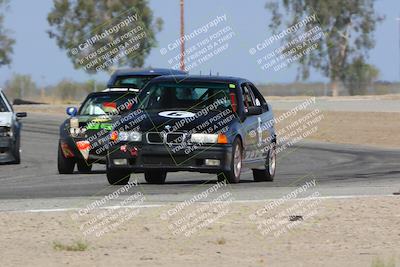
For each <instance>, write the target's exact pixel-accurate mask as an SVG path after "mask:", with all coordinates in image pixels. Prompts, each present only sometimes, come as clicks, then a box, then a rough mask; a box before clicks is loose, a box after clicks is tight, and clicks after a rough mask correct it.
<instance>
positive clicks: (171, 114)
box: [158, 110, 196, 119]
mask: <svg viewBox="0 0 400 267" xmlns="http://www.w3.org/2000/svg"><path fill="white" fill-rule="evenodd" d="M158 115H159V116H162V117H166V118H178V119H181V118H190V117H194V116H195V115H196V114H194V113H192V112H188V111H180V110H179V111H173V110H170V111H163V112H160V113H158Z"/></svg>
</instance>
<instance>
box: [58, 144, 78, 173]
mask: <svg viewBox="0 0 400 267" xmlns="http://www.w3.org/2000/svg"><path fill="white" fill-rule="evenodd" d="M57 167H58V173H59V174H71V173H72V172H73V171H74V168H75V160H74V158H66V157H65V156H64V153H63V152H62V149H61V145H60V144H59V145H58V157H57Z"/></svg>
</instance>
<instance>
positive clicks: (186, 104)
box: [107, 76, 276, 184]
mask: <svg viewBox="0 0 400 267" xmlns="http://www.w3.org/2000/svg"><path fill="white" fill-rule="evenodd" d="M133 108H134V110H133V111H130V112H129V113H127V114H126V115H125V116H124V117H123V118H121V119H120V120H119V121H118V122H116V123H115V124H114V125H113V126H114V129H113V131H112V133H111V134H110V139H111V143H110V147H109V149H108V153H107V157H108V160H107V179H108V181H109V183H110V184H126V183H128V181H129V178H130V173H132V172H143V173H144V176H145V179H146V181H147V182H148V183H156V184H161V183H164V182H165V179H166V175H167V172H176V171H193V172H204V173H215V174H217V177H218V180H225V179H226V180H228V181H229V182H230V183H238V182H239V181H240V173H241V171H242V170H243V169H251V170H252V171H253V177H254V180H255V181H272V180H273V178H274V175H275V170H276V152H275V151H276V136H275V128H274V120H273V113H272V110H271V106H270V105H269V104H268V103H267V102H266V101H265V99H264V97H263V96H262V95H261V93H260V92H259V91H258V90H257V88H256V87H255V86H254V85H253V84H252V83H251V82H250V81H248V80H246V79H241V78H234V77H219V76H217V77H205V76H187V77H176V76H162V77H158V78H155V79H153V80H151V81H150V82H149V83H148V84H147V85H146V86H145V87H144V88H143V89H142V91H141V93H140V94H139V96H138V103H137V104H136V105H135V106H134V107H133Z"/></svg>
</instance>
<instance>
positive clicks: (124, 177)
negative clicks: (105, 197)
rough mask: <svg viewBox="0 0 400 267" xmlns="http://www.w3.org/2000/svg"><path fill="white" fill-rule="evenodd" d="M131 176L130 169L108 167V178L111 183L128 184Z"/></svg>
mask: <svg viewBox="0 0 400 267" xmlns="http://www.w3.org/2000/svg"><path fill="white" fill-rule="evenodd" d="M130 178H131V172H130V171H129V170H119V169H110V168H107V180H108V182H109V183H110V185H126V184H128V183H129V179H130Z"/></svg>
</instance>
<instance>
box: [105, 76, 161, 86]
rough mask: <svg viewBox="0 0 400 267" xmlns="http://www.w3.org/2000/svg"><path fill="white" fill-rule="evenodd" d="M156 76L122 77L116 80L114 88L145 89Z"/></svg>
mask: <svg viewBox="0 0 400 267" xmlns="http://www.w3.org/2000/svg"><path fill="white" fill-rule="evenodd" d="M154 77H156V76H121V77H118V78H117V79H116V80H115V83H114V84H113V86H114V87H128V88H136V89H141V88H143V87H144V86H145V85H146V84H147V83H148V82H149V81H150V80H151V79H153V78H154Z"/></svg>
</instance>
